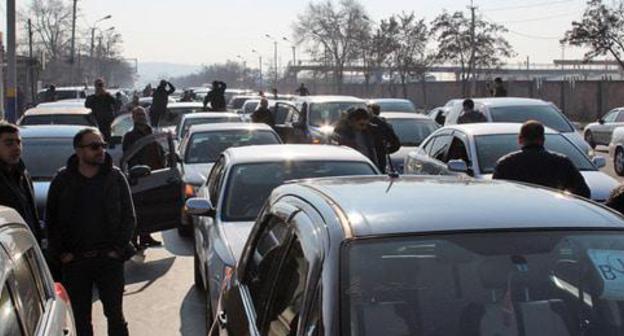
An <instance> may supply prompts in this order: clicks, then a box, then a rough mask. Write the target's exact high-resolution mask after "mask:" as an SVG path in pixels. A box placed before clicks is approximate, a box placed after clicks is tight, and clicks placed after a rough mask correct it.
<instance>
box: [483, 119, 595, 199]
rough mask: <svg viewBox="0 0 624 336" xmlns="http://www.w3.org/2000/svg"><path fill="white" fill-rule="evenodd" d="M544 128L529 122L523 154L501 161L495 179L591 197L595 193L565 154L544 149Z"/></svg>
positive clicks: (522, 138)
mask: <svg viewBox="0 0 624 336" xmlns="http://www.w3.org/2000/svg"><path fill="white" fill-rule="evenodd" d="M544 142H545V136H544V125H542V123H540V122H538V121H533V120H531V121H527V122H526V123H524V125H523V126H522V129H521V130H520V135H519V136H518V143H519V144H520V146H521V147H522V149H521V150H520V151H517V152H514V153H511V154H508V155H506V156H505V157H503V158H501V159H500V160H499V161H498V164H497V165H496V168H495V170H494V176H493V178H494V179H500V180H512V181H519V182H526V183H532V184H537V185H541V186H545V187H550V188H553V189H559V190H563V191H568V192H571V193H573V194H576V195H579V196H583V197H590V196H591V191H590V190H589V187H588V186H587V183H586V182H585V179H584V178H583V175H581V173H580V172H579V170H578V168H576V166H574V163H572V161H570V159H568V158H567V157H565V156H564V155H562V154H558V153H553V152H549V151H547V150H546V149H545V148H544Z"/></svg>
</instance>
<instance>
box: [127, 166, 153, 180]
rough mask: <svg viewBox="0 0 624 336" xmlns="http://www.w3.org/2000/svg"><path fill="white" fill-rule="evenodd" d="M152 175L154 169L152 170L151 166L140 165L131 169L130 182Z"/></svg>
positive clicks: (129, 173)
mask: <svg viewBox="0 0 624 336" xmlns="http://www.w3.org/2000/svg"><path fill="white" fill-rule="evenodd" d="M151 173H152V168H150V167H149V166H144V165H139V166H134V167H132V168H130V171H129V172H128V176H129V177H130V180H135V181H136V180H138V179H140V178H142V177H146V176H149V175H150V174H151Z"/></svg>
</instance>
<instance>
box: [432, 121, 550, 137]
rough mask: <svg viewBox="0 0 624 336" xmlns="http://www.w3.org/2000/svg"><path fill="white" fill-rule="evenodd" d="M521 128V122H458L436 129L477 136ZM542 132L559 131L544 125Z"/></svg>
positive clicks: (507, 132) (513, 132)
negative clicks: (457, 123)
mask: <svg viewBox="0 0 624 336" xmlns="http://www.w3.org/2000/svg"><path fill="white" fill-rule="evenodd" d="M521 128H522V124H520V123H476V124H459V125H449V126H444V127H442V128H440V129H439V130H438V132H440V131H441V130H449V129H452V130H458V131H461V132H463V133H466V134H469V135H472V136H478V135H494V134H518V133H520V129H521ZM544 132H545V133H546V134H559V132H557V131H555V130H553V129H551V128H548V127H544Z"/></svg>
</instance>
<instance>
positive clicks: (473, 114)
mask: <svg viewBox="0 0 624 336" xmlns="http://www.w3.org/2000/svg"><path fill="white" fill-rule="evenodd" d="M462 106H463V110H462V114H461V115H460V116H459V118H458V119H457V123H458V124H474V123H483V122H487V119H486V118H485V116H484V115H483V113H481V112H479V111H475V109H474V108H475V103H474V100H472V99H466V100H464V102H463V103H462Z"/></svg>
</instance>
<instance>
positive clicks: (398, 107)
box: [375, 100, 416, 113]
mask: <svg viewBox="0 0 624 336" xmlns="http://www.w3.org/2000/svg"><path fill="white" fill-rule="evenodd" d="M375 104H377V105H379V107H380V108H381V112H409V113H416V107H414V104H412V102H410V101H407V100H405V101H402V100H400V101H380V102H375Z"/></svg>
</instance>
